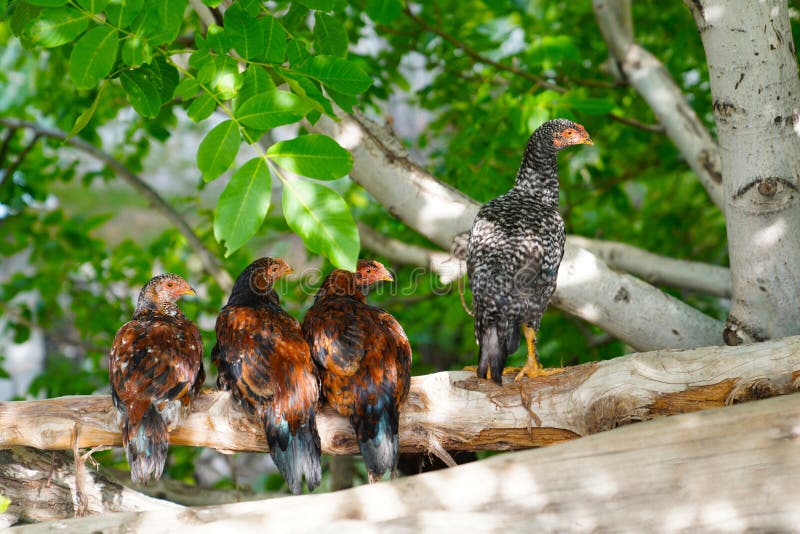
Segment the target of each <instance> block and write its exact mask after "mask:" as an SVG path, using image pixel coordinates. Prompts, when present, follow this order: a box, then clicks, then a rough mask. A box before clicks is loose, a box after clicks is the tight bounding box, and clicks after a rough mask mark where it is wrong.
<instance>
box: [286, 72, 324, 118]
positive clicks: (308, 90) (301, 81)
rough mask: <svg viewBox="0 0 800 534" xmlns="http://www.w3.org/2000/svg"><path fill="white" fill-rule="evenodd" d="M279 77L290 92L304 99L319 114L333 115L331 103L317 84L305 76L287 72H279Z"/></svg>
mask: <svg viewBox="0 0 800 534" xmlns="http://www.w3.org/2000/svg"><path fill="white" fill-rule="evenodd" d="M280 75H281V77H282V78H283V79H284V80H286V83H287V84H288V85H289V87H290V88H291V89H292V92H294V94H296V95H297V96H299V97H302V98H305V99H306V100H307V101H308V103H309V104H310V105H311V106H312V107H313V108H314V109H315V110H317V111H318V112H319V113H326V114H328V115H330V116H333V115H334V112H333V106H332V105H331V101H330V100H328V99H327V98H326V97H325V95H323V94H322V91H321V90H320V88H319V87H318V85H317V83H316V82H314V81H312V80H310V79H309V78H306V77H305V76H302V75H299V74H295V73H293V72H291V71H288V70H281V71H280Z"/></svg>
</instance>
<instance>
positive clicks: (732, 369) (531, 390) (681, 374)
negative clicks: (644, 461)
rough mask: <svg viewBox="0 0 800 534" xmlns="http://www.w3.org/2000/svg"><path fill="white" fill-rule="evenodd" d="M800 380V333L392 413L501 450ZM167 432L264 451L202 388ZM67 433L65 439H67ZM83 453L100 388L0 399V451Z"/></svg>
mask: <svg viewBox="0 0 800 534" xmlns="http://www.w3.org/2000/svg"><path fill="white" fill-rule="evenodd" d="M798 376H800V337H792V338H786V339H782V340H778V341H773V342H768V343H763V344H756V345H743V346H737V347H725V346H723V347H705V348H702V349H695V350H687V351H676V350H665V351H656V352H649V353H638V354H631V355H628V356H621V357H619V358H614V359H613V360H607V361H602V362H593V363H588V364H584V365H580V366H575V367H570V368H567V369H565V371H564V372H563V373H560V374H556V375H553V376H549V377H543V378H537V379H533V380H531V379H524V380H522V381H520V382H514V381H513V377H512V376H506V377H504V381H505V385H504V386H502V387H501V386H497V385H496V384H494V383H493V382H491V381H487V380H479V379H477V378H476V377H475V374H474V373H472V372H467V371H454V372H446V373H437V374H432V375H425V376H417V377H414V378H413V379H412V382H411V392H410V394H409V398H408V400H407V401H406V402H405V404H404V405H403V406H401V410H400V448H401V450H402V451H404V452H427V453H429V454H433V455H436V456H439V455H440V454H441V450H509V449H519V448H525V447H534V446H540V445H548V444H551V443H557V442H561V441H564V440H569V439H573V438H576V437H579V436H585V435H587V434H593V433H595V432H600V431H603V430H607V429H609V428H614V427H616V426H620V425H622V424H626V423H630V422H634V421H641V420H645V419H651V418H654V417H658V416H661V415H673V414H678V413H684V412H687V411H695V410H699V409H704V408H710V407H716V406H723V405H726V404H730V403H732V402H741V401H745V400H752V399H756V398H764V397H770V396H774V395H780V394H785V393H790V392H793V391H795V389H796V383H795V382H796V379H797V377H798ZM192 410H193V413H192V414H191V415H190V416H189V417H188V418H187V419H186V420H185V421H184V422H183V423H182V424H181V426H179V427H178V428H177V429H175V430H174V431H173V432H172V433H171V435H170V442H171V443H172V444H174V445H191V446H196V447H213V448H215V449H219V450H222V451H265V450H266V448H267V445H266V440H265V438H264V430H263V426H262V425H261V424H260V423H259V422H258V421H254V420H251V419H249V418H248V417H247V416H246V415H245V414H243V413H242V412H241V411H240V410H239V409H238V408H237V407H236V405H235V404H234V403H232V402H231V399H230V396H229V394H228V393H227V392H209V393H204V394H202V395H200V396H199V397H198V398H197V399H196V400H195V402H194V405H193V407H192ZM317 422H318V427H319V433H320V437H321V441H322V449H323V452H325V453H327V454H353V453H356V452H357V451H358V445H357V443H356V439H355V435H354V434H353V430H352V428H351V426H350V424H349V423H348V421H347V419H345V418H343V417H341V416H339V415H338V414H336V413H335V412H334V411H333V410H332V409H331V408H330V407H325V408H324V409H323V410H322V411H321V413H320V414H319V415H318V417H317ZM73 437H74V438H75V439H74V440H73ZM73 441H75V445H76V446H78V447H81V448H87V447H95V446H99V445H114V446H118V445H119V444H120V443H121V437H120V433H119V428H118V427H117V422H116V411H115V410H114V408H113V406H112V404H111V399H110V397H108V396H105V395H99V396H75V397H60V398H56V399H48V400H40V401H25V402H5V403H0V448H3V447H6V448H7V447H18V446H26V447H36V448H40V449H66V448H70V447H71V446H72V445H73Z"/></svg>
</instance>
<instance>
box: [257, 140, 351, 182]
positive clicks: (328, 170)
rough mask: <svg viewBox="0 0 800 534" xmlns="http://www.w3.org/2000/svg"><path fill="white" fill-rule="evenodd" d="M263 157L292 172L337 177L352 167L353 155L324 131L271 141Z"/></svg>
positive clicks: (322, 178) (320, 176) (316, 176)
mask: <svg viewBox="0 0 800 534" xmlns="http://www.w3.org/2000/svg"><path fill="white" fill-rule="evenodd" d="M267 157H268V158H270V159H271V160H272V161H274V162H275V163H277V164H278V165H280V166H281V167H283V168H284V169H286V170H288V171H291V172H293V173H295V174H300V175H302V176H308V177H309V178H317V179H318V180H333V179H336V178H341V177H342V176H344V175H346V174H347V173H348V172H350V169H351V168H352V167H353V156H351V155H350V152H348V151H347V150H345V149H344V148H342V147H341V146H339V143H337V142H336V141H334V140H333V139H331V138H330V137H328V136H327V135H321V134H311V135H303V136H300V137H297V138H295V139H290V140H289V141H280V142H278V143H275V144H274V145H272V146H271V147H269V149H268V150H267Z"/></svg>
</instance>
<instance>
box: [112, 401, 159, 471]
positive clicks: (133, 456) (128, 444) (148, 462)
mask: <svg viewBox="0 0 800 534" xmlns="http://www.w3.org/2000/svg"><path fill="white" fill-rule="evenodd" d="M122 444H123V445H124V447H125V456H126V457H127V458H128V464H129V465H130V466H131V480H132V481H133V483H134V484H136V485H141V484H147V483H148V482H150V480H151V478H152V479H155V480H158V479H159V478H160V477H161V473H162V472H163V471H164V464H165V463H166V462H167V451H168V450H169V432H168V431H167V424H166V422H165V421H164V419H163V418H162V417H161V414H159V413H158V410H156V407H155V406H153V405H152V404H151V405H150V406H148V407H147V409H146V410H145V411H144V415H143V416H142V419H141V420H140V421H139V422H138V423H137V422H133V421H131V420H126V421H125V425H124V427H123V432H122Z"/></svg>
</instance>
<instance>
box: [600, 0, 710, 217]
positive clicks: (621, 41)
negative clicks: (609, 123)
mask: <svg viewBox="0 0 800 534" xmlns="http://www.w3.org/2000/svg"><path fill="white" fill-rule="evenodd" d="M592 4H593V6H594V12H595V16H596V17H597V24H598V26H599V27H600V31H601V32H602V34H603V38H604V39H605V41H606V44H607V45H608V49H609V52H610V53H611V56H612V57H613V58H614V59H615V60H616V63H617V67H618V68H619V69H620V70H621V71H622V73H623V74H624V75H625V77H626V79H627V80H628V82H629V83H630V84H631V86H633V88H634V89H636V91H637V92H638V93H639V94H640V95H641V96H642V98H644V99H645V100H646V101H647V103H648V104H649V105H650V107H651V108H652V109H653V112H654V113H655V114H656V116H657V117H658V121H659V122H660V123H661V124H662V125H663V126H664V128H665V129H666V132H667V135H668V136H669V138H670V139H672V142H673V143H675V145H676V146H677V147H678V150H680V152H681V154H683V157H684V158H685V159H686V162H687V163H688V164H689V167H691V168H692V170H693V171H694V172H695V174H696V175H697V176H698V178H699V179H700V182H701V183H702V184H703V187H705V189H706V191H707V192H708V196H709V197H710V198H711V201H712V202H714V204H715V205H716V206H717V207H719V209H721V210H724V209H725V201H724V198H723V194H722V161H721V159H720V155H719V149H718V147H717V145H716V143H715V142H714V140H713V139H712V138H711V135H710V134H709V133H708V130H707V129H706V128H705V126H704V125H703V123H702V122H701V121H700V119H699V118H698V117H697V114H696V113H695V112H694V110H693V109H692V107H691V106H690V105H689V103H688V102H687V101H686V98H685V97H684V96H683V93H682V92H681V90H680V88H679V87H678V85H677V84H676V83H675V81H674V80H673V79H672V77H671V76H670V74H669V72H667V70H666V69H665V68H664V66H663V65H662V64H661V62H660V61H658V59H656V57H655V56H653V55H652V54H651V53H650V52H648V51H647V50H645V49H644V48H642V47H641V46H639V45H638V44H636V43H635V42H634V40H633V29H632V25H631V24H630V12H629V10H630V2H629V1H628V0H593V1H592Z"/></svg>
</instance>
